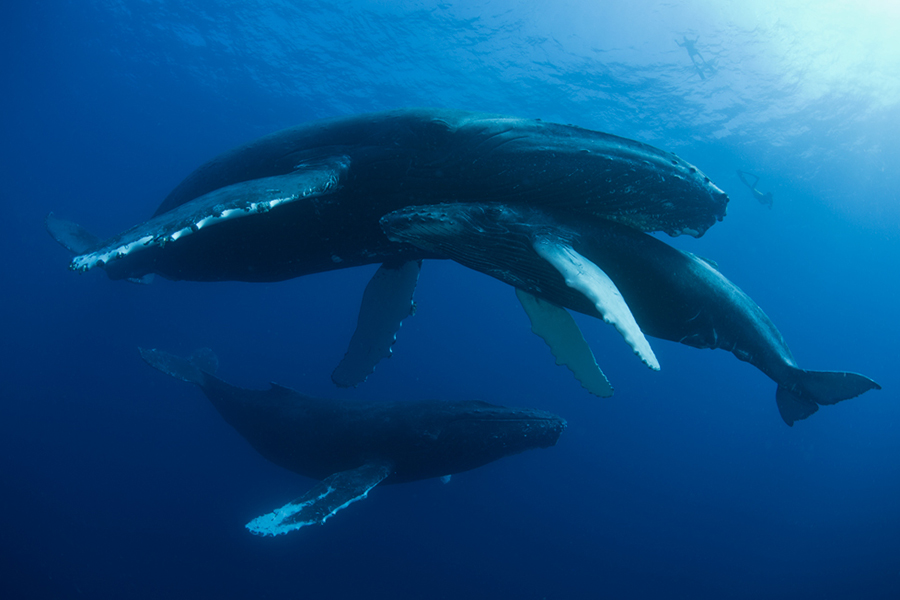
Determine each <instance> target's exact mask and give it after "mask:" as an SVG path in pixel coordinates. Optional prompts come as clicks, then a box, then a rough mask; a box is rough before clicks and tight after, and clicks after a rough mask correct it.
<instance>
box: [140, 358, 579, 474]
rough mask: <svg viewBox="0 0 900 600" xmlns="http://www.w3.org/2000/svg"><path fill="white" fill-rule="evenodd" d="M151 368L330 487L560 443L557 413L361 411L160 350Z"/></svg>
mask: <svg viewBox="0 0 900 600" xmlns="http://www.w3.org/2000/svg"><path fill="white" fill-rule="evenodd" d="M141 354H142V356H143V357H144V360H146V361H147V362H148V363H149V364H150V365H152V366H154V367H155V368H157V369H160V370H162V371H163V372H166V373H167V374H169V375H172V376H173V377H177V378H179V379H182V380H185V381H190V382H191V383H195V384H196V385H198V386H199V387H200V388H201V389H202V390H203V393H204V394H205V395H206V397H207V398H209V400H210V402H212V404H213V406H214V407H215V408H216V410H217V411H218V412H219V414H220V415H221V416H222V418H224V419H225V421H226V422H228V424H229V425H231V426H232V427H233V428H234V429H235V430H236V431H237V432H238V433H239V434H240V435H241V436H242V437H243V438H244V439H245V440H247V442H249V443H250V445H251V446H253V448H254V449H255V450H256V451H257V452H259V453H260V454H261V455H262V456H263V457H265V458H266V459H268V460H270V461H271V462H273V463H275V464H276V465H279V466H281V467H284V468H285V469H288V470H290V471H293V472H294V473H298V474H300V475H304V476H306V477H311V478H313V479H319V480H321V479H325V478H326V477H328V476H330V475H333V474H335V473H338V472H341V471H348V470H352V469H356V468H358V467H360V466H362V465H364V464H366V463H373V462H380V463H387V464H389V465H390V475H388V476H387V478H386V479H384V481H383V483H384V484H389V483H404V482H409V481H416V480H420V479H428V478H432V477H442V476H446V475H452V474H456V473H461V472H463V471H468V470H470V469H475V468H478V467H481V466H483V465H486V464H488V463H490V462H493V461H495V460H499V459H501V458H504V457H506V456H512V455H514V454H518V453H520V452H525V451H526V450H532V449H537V448H548V447H550V446H553V445H555V444H556V442H557V440H558V439H559V436H560V434H561V433H562V432H563V430H564V429H565V428H566V422H565V421H564V420H563V419H562V418H560V417H558V416H556V415H554V414H551V413H548V412H545V411H541V410H534V409H529V408H507V407H503V406H496V405H493V404H488V403H486V402H479V401H460V402H442V401H436V400H434V401H394V402H363V401H347V400H335V399H322V398H314V397H312V396H307V395H305V394H301V393H299V392H296V391H294V390H291V389H289V388H286V387H282V386H280V385H276V384H272V386H271V388H270V389H268V390H249V389H244V388H240V387H236V386H233V385H229V384H228V383H225V382H224V381H222V380H221V379H219V378H218V377H215V376H214V375H212V374H211V373H208V372H206V371H204V370H203V369H202V368H200V367H198V366H197V361H196V360H195V361H193V362H192V363H189V362H188V361H187V360H186V359H179V358H177V357H173V356H171V355H168V354H166V353H163V352H160V351H157V350H141Z"/></svg>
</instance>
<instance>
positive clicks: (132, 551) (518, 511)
mask: <svg viewBox="0 0 900 600" xmlns="http://www.w3.org/2000/svg"><path fill="white" fill-rule="evenodd" d="M8 4H10V3H8ZM0 14H2V18H0V48H2V56H3V58H4V60H3V61H2V67H0V69H2V70H0V77H2V82H3V84H2V90H3V93H2V94H0V108H2V111H0V140H2V142H0V181H2V182H3V186H2V187H0V199H2V208H3V215H4V218H3V220H2V224H0V227H2V231H3V234H2V235H0V249H2V256H3V261H2V266H0V269H2V278H3V281H4V282H5V283H4V290H5V293H4V294H2V300H0V302H2V306H3V309H4V310H3V314H4V319H3V323H4V328H3V329H4V334H3V336H2V342H0V365H2V369H0V374H2V375H0V376H2V387H0V390H2V392H0V395H2V400H0V478H2V481H3V493H2V494H0V514H2V515H3V517H4V519H3V521H4V526H3V533H2V537H0V540H2V541H0V552H2V555H0V594H2V596H3V597H4V598H160V597H171V598H207V597H220V598H221V597H235V598H284V597H298V596H302V597H310V598H321V597H335V598H350V597H358V596H362V595H365V596H367V597H378V598H382V597H383V598H460V597H466V598H492V599H493V598H517V599H522V598H534V599H543V598H546V599H562V598H598V597H600V598H645V597H646V598H760V597H767V598H849V597H854V598H898V597H900V516H898V511H897V506H898V504H900V434H898V432H900V429H898V427H900V405H898V402H897V397H896V390H897V389H900V377H898V374H897V373H898V372H897V368H896V362H897V358H898V351H897V349H896V340H897V339H900V319H897V317H896V311H897V306H896V298H897V296H898V293H900V289H898V288H900V277H898V266H897V265H898V259H900V248H898V242H900V202H898V195H897V189H900V176H898V171H897V164H898V163H900V126H898V123H900V48H898V44H897V41H896V35H895V32H896V31H897V29H898V27H900V11H898V9H897V8H896V7H894V6H893V5H891V4H889V3H878V2H875V1H874V0H873V1H871V2H855V3H852V7H851V3H845V2H839V1H831V2H814V3H811V2H802V1H799V0H788V1H785V2H778V3H775V2H767V1H762V0H759V1H750V2H742V3H739V4H738V3H730V2H716V1H713V0H705V1H704V0H692V1H675V2H651V1H646V0H639V1H636V2H628V3H619V2H617V3H613V2H588V1H586V0H578V1H575V0H561V1H557V2H553V3H549V4H548V3H540V2H530V3H525V2H509V1H495V0H481V1H472V2H461V3H450V2H444V3H436V2H429V1H427V0H422V1H405V0H404V1H393V2H385V1H376V0H371V1H360V0H348V1H346V2H342V3H334V2H321V1H309V2H289V1H286V0H282V1H280V2H278V1H267V2H262V1H259V0H243V1H240V2H235V1H224V2H223V1H219V2H199V1H196V2H190V1H174V0H140V1H138V0H130V1H125V0H117V1H114V0H95V1H84V2H62V1H59V0H57V1H40V0H38V1H33V2H27V3H12V4H11V5H8V6H4V8H2V9H0ZM679 42H680V43H681V44H682V45H679ZM689 42H693V44H694V46H693V47H694V48H695V50H696V51H697V52H698V53H699V54H694V55H693V56H692V55H691V54H690V53H689V52H688V49H687V48H686V47H685V46H684V44H685V43H689ZM405 106H435V107H450V108H462V109H468V110H478V111H486V112H492V113H505V114H511V115H516V116H522V117H534V118H541V119H543V120H546V121H555V122H562V123H573V124H576V125H579V126H582V127H587V128H590V129H597V130H602V131H608V132H611V133H615V134H617V135H622V136H626V137H630V138H634V139H638V140H641V141H644V142H647V143H650V144H653V145H655V146H658V147H660V148H663V149H666V150H671V151H674V152H676V153H677V154H679V155H680V156H681V157H683V158H684V159H686V160H688V161H690V162H692V163H693V164H696V165H698V166H699V167H700V168H701V169H702V170H703V171H704V172H705V173H707V174H708V175H709V176H710V177H711V178H712V179H713V181H715V182H716V183H717V184H718V185H719V186H720V187H722V188H723V189H724V190H725V191H727V192H728V193H729V194H730V195H731V198H732V200H731V203H730V205H729V209H728V212H729V214H728V217H727V218H726V219H725V220H724V222H722V223H719V224H717V225H715V226H714V227H713V228H712V229H711V230H710V231H709V232H708V233H707V234H706V235H705V236H703V237H702V238H700V239H696V240H695V239H682V238H677V239H669V238H666V241H668V242H669V243H672V244H673V245H675V246H677V247H680V248H683V249H687V250H690V251H692V252H695V253H697V254H700V255H702V256H707V257H710V258H712V259H714V260H716V261H717V263H718V264H719V266H720V268H721V269H722V271H723V272H724V273H725V274H726V275H727V276H728V277H729V278H731V279H732V280H733V281H734V282H736V283H737V284H738V285H739V286H741V287H742V288H743V289H744V290H745V291H746V292H747V293H748V294H750V296H751V297H753V298H754V300H756V301H757V302H758V303H759V305H760V306H761V307H762V308H763V309H764V310H765V311H766V312H767V314H768V315H769V316H770V317H771V318H772V320H773V321H774V322H775V323H776V324H777V325H778V326H779V328H780V329H781V331H782V333H783V334H784V336H785V338H786V340H787V341H788V343H789V344H790V345H791V348H792V350H793V352H794V355H795V356H796V358H797V360H798V362H799V363H800V365H801V366H804V367H806V368H812V369H836V370H850V371H857V372H861V373H864V374H866V375H868V376H870V377H872V378H874V379H875V380H877V381H878V382H879V383H881V384H882V386H883V387H884V389H883V390H882V391H880V392H870V393H868V394H866V395H864V396H862V397H860V398H857V399H853V400H848V401H846V402H843V403H841V404H838V405H835V406H830V407H824V408H823V409H822V410H820V411H819V412H818V413H817V414H815V415H813V416H812V417H811V418H810V419H808V420H806V421H801V422H799V423H797V424H796V425H795V426H794V427H793V428H789V427H786V426H785V425H784V423H783V422H782V421H781V419H780V417H779V415H778V411H777V409H776V407H775V402H774V391H775V385H774V384H773V383H772V382H771V381H770V380H769V379H768V378H766V377H765V376H764V375H762V374H761V373H760V372H758V371H757V370H756V369H754V368H753V367H751V366H750V365H748V364H746V363H743V362H740V361H738V360H736V359H735V358H734V356H732V355H731V354H728V353H725V352H721V351H714V352H710V351H700V350H695V349H692V348H688V347H686V346H682V345H677V344H673V343H669V342H664V341H660V340H651V343H652V344H653V347H654V349H655V351H656V353H657V356H658V357H659V359H660V362H661V363H662V365H663V369H662V371H661V372H659V373H653V372H651V371H649V370H647V369H646V368H645V367H643V366H642V365H641V364H640V362H639V361H638V360H636V359H635V358H634V356H633V355H632V353H631V351H630V350H629V349H628V348H627V347H626V346H625V345H624V344H623V343H622V342H621V339H620V338H619V336H618V334H616V333H615V332H614V331H612V329H611V328H610V327H608V326H606V325H604V324H603V323H600V322H599V321H596V320H591V319H588V318H582V317H579V318H578V321H579V323H580V325H581V326H582V328H583V330H584V332H585V335H586V337H587V339H588V340H589V341H590V343H591V345H592V347H593V348H594V351H595V353H596V355H597V358H598V361H599V362H600V364H601V366H602V367H603V368H604V370H605V372H606V373H607V375H608V376H609V377H610V379H611V381H612V383H613V385H614V386H615V387H616V394H615V395H614V396H613V397H612V398H610V399H604V400H601V399H597V398H595V397H592V396H590V395H589V394H587V393H586V392H585V391H584V390H582V389H581V388H580V386H579V385H578V384H577V383H576V382H575V381H574V380H573V379H572V378H571V376H570V375H569V374H568V372H566V371H565V370H564V369H563V368H561V367H557V366H555V365H554V364H553V359H552V357H551V356H550V353H549V352H548V351H547V348H546V347H545V345H544V343H543V342H542V341H541V340H540V339H538V338H537V337H535V336H534V335H532V334H531V332H530V326H529V323H528V319H527V317H526V316H525V315H524V313H523V312H522V310H521V308H520V307H519V305H518V302H517V300H516V298H515V295H514V294H513V293H512V290H511V289H510V288H509V287H507V286H504V285H503V284H501V283H499V282H498V281H495V280H493V279H490V278H488V277H486V276H484V275H481V274H478V273H475V272H473V271H469V270H466V269H465V268H463V267H461V266H458V265H455V264H453V263H449V262H446V261H430V262H427V263H426V264H425V267H424V268H423V272H422V276H421V278H420V284H419V287H418V289H417V292H416V300H417V303H418V311H417V313H416V315H415V316H414V317H413V318H411V319H408V320H407V321H406V322H405V324H404V326H403V328H402V329H401V331H400V334H399V337H398V342H397V344H396V346H395V347H394V349H395V352H394V356H393V357H392V358H391V359H390V360H388V361H385V362H384V363H382V364H381V365H379V367H378V369H377V371H376V372H375V374H374V375H373V376H371V377H370V378H369V381H367V382H366V383H365V384H364V385H362V386H360V387H359V388H358V389H355V390H338V389H336V388H334V386H333V385H332V384H331V382H330V379H329V375H330V373H331V370H332V369H333V368H334V366H335V365H336V364H337V362H338V361H339V360H340V358H341V357H342V356H343V353H344V351H345V349H346V344H347V341H348V340H349V337H350V335H351V334H352V331H353V328H354V326H355V323H356V316H357V310H358V306H359V300H360V298H361V295H362V291H363V289H364V287H365V284H366V282H367V281H368V279H369V277H370V276H371V274H372V273H373V272H374V269H375V268H374V267H365V268H357V269H348V270H344V271H336V272H331V273H324V274H320V275H313V276H308V277H304V278H300V279H295V280H291V281H287V282H282V283H277V284H242V283H215V284H201V283H188V282H167V281H165V280H161V279H159V278H157V280H156V281H155V282H154V283H153V284H152V285H149V286H136V285H129V284H126V283H123V282H115V281H109V280H107V278H106V277H104V276H103V275H102V273H88V274H86V275H76V274H74V273H72V272H70V271H68V270H67V269H66V264H67V262H68V256H67V254H66V252H65V251H64V250H63V249H62V248H60V247H58V246H57V245H56V244H55V243H54V242H53V240H52V239H50V237H49V236H47V234H46V233H45V232H44V230H43V219H44V216H45V215H46V214H47V213H48V212H50V211H54V212H55V213H56V214H58V215H60V216H62V217H64V218H70V219H73V220H76V221H78V222H80V223H82V224H84V225H85V226H86V227H88V228H89V229H91V230H93V231H94V232H96V233H97V234H99V235H112V234H114V233H117V232H119V231H121V230H123V229H125V228H127V227H130V226H131V225H133V224H135V223H138V222H140V221H143V220H144V219H146V218H147V217H148V216H149V215H150V214H152V213H153V211H154V210H155V209H156V207H157V206H158V205H159V203H160V202H161V200H162V199H163V198H164V197H165V195H166V194H167V193H168V191H169V190H170V189H171V188H173V187H174V186H175V185H176V184H177V183H178V182H179V181H180V180H181V179H182V178H183V177H184V176H185V175H187V174H188V173H189V172H190V171H192V170H193V169H194V168H195V167H196V166H198V165H199V164H201V163H202V162H204V161H206V160H208V159H209V158H211V157H212V156H214V155H216V154H218V153H219V152H222V151H224V150H226V149H228V148H230V147H232V146H235V145H237V144H240V143H243V142H246V141H249V140H252V139H254V138H256V137H258V136H260V135H263V134H266V133H269V132H272V131H275V130H278V129H281V128H283V127H287V126H291V125H295V124H298V123H302V122H305V121H308V120H311V119H316V118H323V117H332V116H340V115H349V114H355V113H362V112H371V111H376V110H384V109H390V108H399V107H405ZM737 169H742V170H745V171H749V172H752V173H754V174H756V175H758V176H759V177H760V181H759V187H760V188H761V189H762V190H765V191H772V192H773V195H774V206H773V207H772V208H771V209H768V208H767V207H765V206H762V205H760V204H759V203H757V202H756V200H755V199H754V198H753V197H752V196H751V195H750V193H749V191H748V190H747V189H746V188H745V187H743V186H742V184H741V183H740V181H739V180H738V178H737V176H736V174H735V171H736V170H737ZM137 346H145V347H157V348H163V349H166V350H169V351H171V352H174V353H180V354H187V353H189V352H190V351H191V350H193V349H194V348H196V347H201V346H208V347H210V348H213V349H214V350H215V351H216V353H217V354H218V356H219V358H220V361H221V371H220V372H221V374H222V376H223V377H224V378H225V379H227V380H229V381H230V382H232V383H235V384H238V385H243V386H247V387H264V386H265V384H266V383H267V382H269V381H277V382H279V383H281V384H284V385H288V386H290V387H293V388H296V389H298V390H300V391H303V392H305V393H309V394H313V395H319V396H333V397H346V398H365V399H370V400H377V399H398V398H399V399H418V398H440V399H447V400H455V399H480V400H485V401H489V402H493V403H497V404H507V405H525V406H532V407H536V408H541V409H546V410H550V411H553V412H555V413H558V414H560V415H562V416H563V417H565V418H566V419H567V420H568V422H569V427H568V430H567V431H566V432H565V433H564V434H563V436H562V438H561V439H560V441H559V444H558V445H557V446H556V447H554V448H550V449H547V450H539V451H532V452H528V453H525V454H522V455H518V456H515V457H511V458H507V459H504V460H502V461H499V462H496V463H493V464H490V465H488V466H486V467H484V468H481V469H478V470H476V471H471V472H468V473H464V474H461V475H458V476H454V477H453V479H452V480H451V482H450V483H449V484H447V485H444V484H442V483H440V482H439V481H437V480H434V481H424V482H417V483H411V484H405V485H397V486H385V487H383V488H382V487H379V488H376V489H374V490H373V491H372V492H371V493H370V494H369V498H368V499H366V500H365V501H364V502H358V503H356V504H354V505H353V506H352V507H349V508H348V509H346V510H345V511H342V512H341V513H339V514H338V515H336V516H335V517H334V518H333V519H331V520H329V521H328V523H327V524H326V525H325V526H323V527H315V528H306V529H303V530H301V531H299V532H297V533H294V534H291V535H288V536H281V537H279V538H275V539H272V538H267V539H264V538H259V537H254V536H252V535H250V534H249V533H248V532H247V531H246V530H245V529H244V524H245V523H246V522H248V521H249V520H250V519H252V518H254V517H256V516H258V515H260V514H263V513H265V512H268V511H271V510H272V509H274V508H276V507H278V506H281V505H282V504H284V503H285V502H287V501H289V500H291V499H293V498H295V497H297V496H298V495H300V494H301V493H302V492H304V491H305V490H307V489H308V488H309V487H310V486H311V485H312V484H313V481H312V480H308V479H304V478H302V477H299V476H297V475H294V474H292V473H289V472H286V471H283V470H281V469H279V468H278V467H275V466H274V465H272V464H270V463H267V462H266V461H265V460H264V459H263V458H261V457H260V456H258V455H257V454H256V453H255V452H254V451H253V450H252V449H251V448H250V447H249V446H248V445H247V444H246V443H245V442H244V440H243V439H241V438H240V437H239V436H238V435H237V434H236V433H235V432H234V431H233V430H231V429H230V428H229V427H228V426H227V425H226V424H225V423H224V421H222V419H221V418H220V417H219V416H218V415H217V414H216V413H215V411H214V410H213V408H212V407H211V406H210V404H209V403H208V402H207V401H206V399H205V398H203V397H202V395H201V394H200V393H199V392H198V391H197V390H196V389H193V388H191V387H190V386H187V385H185V384H182V383H179V382H176V381H174V380H170V379H168V378H166V377H164V376H162V375H160V374H159V373H157V372H155V371H153V370H152V369H150V368H148V367H147V366H146V365H145V364H144V363H143V362H142V361H141V360H140V357H139V356H138V354H137V351H136V348H137Z"/></svg>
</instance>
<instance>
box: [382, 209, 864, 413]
mask: <svg viewBox="0 0 900 600" xmlns="http://www.w3.org/2000/svg"><path fill="white" fill-rule="evenodd" d="M382 225H383V226H384V228H385V232H386V233H387V235H388V236H389V237H391V238H392V239H395V240H397V241H402V242H406V243H409V244H414V245H417V246H419V247H420V248H422V249H424V250H427V251H429V252H434V253H437V254H440V255H442V256H446V257H448V258H452V259H453V260H455V261H457V262H459V263H460V264H463V265H465V266H467V267H469V268H472V269H475V270H478V271H481V272H483V273H487V274H489V275H491V276H493V277H495V278H497V279H500V280H501V281H505V282H506V283H508V284H510V285H512V286H514V287H515V288H516V289H517V291H518V293H519V298H520V300H522V303H523V306H525V309H526V311H527V312H528V314H529V316H530V317H531V319H532V324H533V327H534V329H535V332H537V333H539V334H540V335H542V337H544V338H545V340H546V341H547V343H548V344H549V345H550V346H551V349H552V350H553V351H554V354H555V355H556V356H557V360H558V362H560V363H562V364H567V365H568V366H569V367H570V368H571V369H572V370H573V372H574V373H575V375H576V377H578V378H579V380H581V381H582V384H583V385H584V386H585V387H587V388H588V389H589V390H591V391H594V392H595V393H596V394H598V395H608V394H607V393H606V392H609V393H611V388H609V386H608V382H606V379H605V377H604V376H603V374H602V372H600V371H599V368H598V367H597V366H596V363H595V362H594V359H593V355H592V354H591V353H590V349H589V348H587V346H586V344H585V342H584V339H583V337H581V335H580V334H579V333H578V332H577V329H575V331H574V332H571V331H570V332H569V333H568V334H565V335H563V334H561V333H560V331H563V330H564V326H561V325H560V323H566V322H571V324H570V325H569V327H573V328H574V322H572V321H571V317H568V315H567V314H566V313H565V311H564V310H562V308H560V307H566V308H569V309H572V310H575V311H578V312H581V313H584V314H587V315H590V316H594V317H599V318H603V319H604V320H606V321H608V322H612V323H613V324H615V325H616V326H617V327H618V328H619V330H620V331H621V332H622V334H623V336H625V337H626V339H630V340H633V341H632V345H633V347H634V348H635V351H636V352H638V353H639V354H640V355H641V356H642V358H644V360H645V362H648V364H650V359H652V358H653V357H652V351H650V350H649V347H645V346H644V345H643V342H641V341H640V340H643V336H642V334H643V333H646V334H647V335H650V336H653V337H658V338H662V339H665V340H671V341H674V342H679V343H682V344H686V345H689V346H693V347H695V348H721V349H723V350H727V351H729V352H731V353H733V354H734V355H735V356H737V357H738V358H739V359H741V360H743V361H747V362H749V363H750V364H752V365H753V366H755V367H756V368H758V369H759V370H761V371H762V372H763V373H765V374H766V375H767V376H769V377H770V378H771V379H773V380H774V381H775V382H776V383H777V384H778V389H777V391H776V393H775V399H776V402H777V404H778V409H779V412H780V413H781V416H782V418H783V419H784V422H785V423H787V424H788V425H793V423H794V422H795V421H797V420H800V419H805V418H806V417H808V416H810V415H811V414H813V413H814V412H816V411H817V410H818V408H819V405H824V404H835V403H837V402H839V401H841V400H846V399H848V398H854V397H856V396H858V395H860V394H862V393H864V392H866V391H868V390H872V389H881V386H879V385H878V384H877V383H875V382H874V381H872V380H871V379H869V378H868V377H865V376H863V375H859V374H856V373H843V372H823V371H806V370H803V369H800V368H799V367H798V366H797V363H796V361H795V360H794V357H793V355H792V354H791V351H790V349H789V348H788V346H787V344H786V343H785V341H784V338H782V336H781V333H780V332H779V331H778V329H777V328H776V327H775V324H774V323H772V321H771V320H770V319H769V317H768V316H766V314H765V313H764V312H763V311H762V309H761V308H760V307H759V306H757V304H756V303H755V302H753V300H752V299H751V298H750V297H749V296H747V294H745V293H744V292H743V291H741V290H740V289H739V288H738V287H737V286H736V285H734V284H733V283H732V282H731V281H729V280H728V279H727V278H726V277H725V276H724V275H722V274H721V273H720V272H719V270H718V268H717V267H716V266H715V265H714V264H712V263H711V262H710V261H708V260H704V259H701V258H699V257H697V256H694V255H693V254H690V253H687V252H681V251H679V250H677V249H675V248H672V247H671V246H669V245H668V244H666V243H664V242H662V241H660V240H658V239H656V238H654V237H652V236H650V235H647V234H645V233H642V232H640V231H637V230H635V229H633V228H630V227H626V226H623V225H621V224H619V223H615V222H611V221H603V220H592V221H587V220H583V219H577V218H571V217H568V216H563V215H561V214H560V213H552V214H548V212H545V211H542V210H539V209H522V208H519V207H512V206H504V205H500V204H477V203H468V204H462V203H459V204H441V205H435V206H430V207H428V206H425V207H422V206H417V207H408V208H405V209H402V210H399V211H396V212H394V213H391V214H390V215H387V216H385V217H384V218H383V219H382ZM625 313H628V315H627V316H633V319H632V320H629V319H625V318H623V317H622V315H623V314H625ZM567 319H568V321H567ZM651 366H652V365H651Z"/></svg>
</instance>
